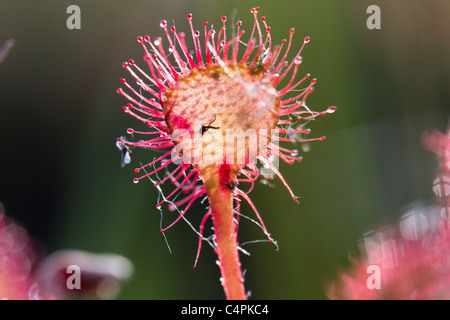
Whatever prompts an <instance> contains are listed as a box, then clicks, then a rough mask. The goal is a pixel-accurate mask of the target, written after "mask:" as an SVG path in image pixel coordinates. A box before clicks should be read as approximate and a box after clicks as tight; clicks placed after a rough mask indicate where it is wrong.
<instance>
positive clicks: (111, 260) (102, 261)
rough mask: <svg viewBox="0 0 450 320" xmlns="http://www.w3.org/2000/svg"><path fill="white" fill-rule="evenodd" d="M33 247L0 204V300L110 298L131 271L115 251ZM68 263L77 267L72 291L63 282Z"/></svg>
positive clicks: (114, 295) (65, 279)
mask: <svg viewBox="0 0 450 320" xmlns="http://www.w3.org/2000/svg"><path fill="white" fill-rule="evenodd" d="M36 247H37V246H36V245H35V243H34V242H32V241H31V239H30V237H29V236H28V233H27V231H26V230H25V229H24V228H23V227H21V226H20V225H18V224H17V223H16V222H14V221H13V220H12V219H11V218H9V217H8V216H6V215H5V212H4V207H3V205H2V203H0V300H28V299H30V300H48V299H58V300H60V299H78V298H82V299H112V298H115V297H116V296H117V294H118V293H119V291H120V288H121V286H120V285H121V284H122V283H123V281H125V280H127V279H129V278H130V277H131V274H132V273H133V265H132V263H131V262H130V261H129V260H128V259H126V258H125V257H122V256H120V255H117V254H93V253H89V252H84V251H79V250H61V251H58V252H54V253H52V254H50V255H48V256H44V255H43V254H38V253H37V252H38V251H37V250H36ZM72 265H76V266H78V267H79V270H80V288H79V289H75V290H74V289H73V288H72V289H70V288H68V285H67V281H68V278H69V277H70V276H71V275H72V272H67V269H68V267H69V266H72ZM69 281H70V279H69Z"/></svg>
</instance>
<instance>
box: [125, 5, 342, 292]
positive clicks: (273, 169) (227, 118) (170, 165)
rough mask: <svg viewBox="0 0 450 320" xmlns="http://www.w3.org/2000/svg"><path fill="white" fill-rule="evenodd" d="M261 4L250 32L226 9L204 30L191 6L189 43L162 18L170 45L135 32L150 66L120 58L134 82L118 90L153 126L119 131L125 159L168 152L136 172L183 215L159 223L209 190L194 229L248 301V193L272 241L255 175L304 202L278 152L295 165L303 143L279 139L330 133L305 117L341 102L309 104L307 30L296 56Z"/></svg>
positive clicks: (225, 281)
mask: <svg viewBox="0 0 450 320" xmlns="http://www.w3.org/2000/svg"><path fill="white" fill-rule="evenodd" d="M258 11H259V9H258V8H252V9H251V13H252V14H253V16H254V23H253V28H252V31H251V33H250V36H249V37H248V38H247V37H246V35H245V34H244V31H243V29H242V22H241V21H237V23H236V25H235V26H233V28H232V32H230V30H229V29H228V28H227V27H226V21H227V18H226V17H222V19H221V20H222V27H221V28H220V30H219V31H218V32H216V31H215V30H214V29H212V27H209V24H208V22H205V23H204V28H203V29H204V30H203V32H199V31H196V30H194V26H193V22H192V14H188V15H187V19H188V22H189V26H190V33H191V36H192V40H189V41H191V42H192V45H191V48H192V49H189V46H188V42H187V41H186V37H185V34H184V33H182V32H178V31H177V30H176V29H175V27H174V26H172V27H169V26H168V24H167V21H165V20H163V21H161V23H160V26H161V28H162V29H163V30H164V33H165V35H166V38H167V39H166V42H167V44H168V48H167V47H166V45H164V42H163V40H162V39H161V38H156V39H150V37H149V36H140V37H138V38H137V41H138V42H139V43H140V44H141V45H142V48H143V49H144V52H145V54H144V60H145V62H146V63H147V64H148V69H149V72H146V71H144V69H143V68H141V67H140V66H138V64H137V63H135V62H134V61H133V60H129V61H128V62H125V63H123V67H124V68H125V69H126V70H127V71H128V72H129V73H130V75H131V78H132V80H133V82H136V83H137V88H135V87H133V86H132V85H131V84H130V83H129V82H128V81H127V80H125V79H121V82H122V83H123V85H124V88H119V89H118V93H120V94H121V95H123V96H124V97H125V98H126V99H127V100H128V101H129V102H128V103H127V105H126V106H124V107H123V110H124V111H125V112H126V113H128V114H129V115H131V116H133V117H135V118H136V119H138V120H139V121H141V122H143V123H144V124H146V125H148V127H149V129H148V131H137V130H134V129H128V130H127V133H128V134H130V135H131V136H132V137H134V136H135V135H139V136H141V137H143V138H142V139H140V140H138V141H135V142H133V141H131V140H134V139H127V138H125V137H120V138H118V139H117V142H116V144H117V147H118V148H119V150H120V151H121V152H122V165H124V164H127V163H129V162H130V161H131V158H130V153H131V151H132V149H133V148H134V147H140V148H145V149H153V150H157V151H159V152H160V153H161V154H160V155H159V156H157V157H155V158H153V159H152V161H150V162H148V163H146V164H143V165H140V167H138V168H136V169H135V172H136V173H137V174H139V176H138V177H137V178H135V179H134V182H135V183H137V182H139V181H140V180H142V179H144V178H148V179H150V180H151V181H152V182H153V183H154V185H155V187H156V188H157V189H158V190H159V191H160V192H161V201H160V202H159V203H158V204H157V207H158V208H160V207H161V206H162V205H163V204H164V203H166V204H167V205H168V209H169V210H172V211H178V213H179V216H178V217H177V218H176V219H175V220H174V221H173V222H172V223H171V224H170V225H168V226H167V227H165V228H162V227H161V232H165V231H166V230H167V229H169V228H170V227H171V226H172V225H173V224H175V223H176V222H177V221H179V220H180V219H186V213H187V211H188V209H189V208H190V207H191V206H192V205H193V203H194V202H195V201H203V200H205V198H207V200H208V203H209V206H208V207H207V210H206V213H205V214H204V217H203V219H202V222H201V224H200V227H199V229H198V231H197V233H198V235H199V247H198V252H197V259H198V255H199V252H200V247H201V243H202V241H203V240H207V241H208V242H210V244H212V245H213V246H214V249H215V252H216V253H217V255H218V259H219V260H218V261H219V262H218V264H219V266H220V271H221V274H222V277H221V282H222V285H223V287H224V290H225V295H226V297H227V299H246V292H245V289H244V285H243V277H242V272H241V266H240V262H239V255H238V249H240V248H239V245H238V241H237V230H238V223H239V218H240V217H241V213H240V211H241V205H240V203H241V201H245V202H247V203H248V204H249V205H250V207H251V208H252V209H253V210H254V212H255V215H256V217H257V219H255V221H256V220H258V221H259V224H260V226H261V228H262V230H263V231H264V233H265V234H266V236H267V238H268V239H269V240H270V241H271V242H274V240H273V239H272V238H271V236H270V234H269V232H268V231H267V229H266V227H265V225H264V223H263V221H262V219H261V217H260V215H259V213H258V211H257V210H256V208H255V206H254V204H253V202H252V201H251V200H250V198H249V193H250V192H251V190H252V189H253V187H254V184H255V182H256V181H257V180H258V179H263V181H265V182H267V179H268V178H271V177H273V176H275V175H276V176H278V177H279V178H280V179H281V181H282V183H283V184H284V185H285V186H286V188H287V189H288V191H289V192H290V194H291V196H292V198H293V199H294V200H297V197H296V196H295V195H294V193H293V192H292V190H291V189H290V187H289V186H288V184H287V182H286V181H285V179H284V178H283V176H282V175H281V174H280V172H279V171H278V160H279V159H280V158H281V159H282V160H284V161H285V162H287V163H289V164H292V163H294V162H295V161H300V160H301V157H300V156H299V155H298V151H297V150H294V149H289V148H286V147H283V146H281V144H282V143H285V142H291V143H294V144H301V143H304V142H310V141H314V140H324V139H325V137H317V138H307V136H308V135H309V134H310V132H311V130H310V129H307V128H306V127H305V125H306V124H307V123H308V122H309V121H311V120H315V118H316V117H318V116H323V115H325V114H327V113H333V112H334V111H335V110H336V107H329V108H328V109H326V110H324V111H321V112H316V111H312V110H310V109H309V108H308V106H307V105H306V98H307V97H308V95H309V94H310V93H311V92H312V91H313V86H314V84H315V83H316V79H310V78H311V77H310V75H309V74H306V75H304V76H302V77H299V78H298V77H297V75H298V73H299V66H300V64H301V62H302V57H301V53H302V51H303V48H304V47H305V45H306V44H307V43H308V42H309V41H310V38H309V37H306V38H304V39H303V40H302V42H301V46H300V49H299V50H298V51H296V52H295V53H294V54H295V56H294V57H293V59H292V56H290V55H289V54H290V53H291V51H292V50H293V49H292V47H293V46H294V40H293V38H294V29H291V30H290V32H289V38H288V40H283V41H282V42H281V45H274V44H273V43H272V36H271V28H270V27H269V26H268V25H267V22H266V19H265V17H258ZM202 33H203V36H201V34H202ZM230 33H233V37H231V38H229V36H230ZM245 39H247V40H245ZM292 55H293V54H292ZM164 183H166V184H170V183H172V184H173V185H174V189H173V191H171V192H170V194H167V195H164V193H163V192H162V189H161V185H162V184H164ZM210 217H211V218H212V222H213V228H214V235H213V237H212V238H211V237H209V238H206V237H204V236H203V229H204V225H205V223H206V221H207V219H209V218H210ZM197 259H196V260H195V261H196V262H195V263H197Z"/></svg>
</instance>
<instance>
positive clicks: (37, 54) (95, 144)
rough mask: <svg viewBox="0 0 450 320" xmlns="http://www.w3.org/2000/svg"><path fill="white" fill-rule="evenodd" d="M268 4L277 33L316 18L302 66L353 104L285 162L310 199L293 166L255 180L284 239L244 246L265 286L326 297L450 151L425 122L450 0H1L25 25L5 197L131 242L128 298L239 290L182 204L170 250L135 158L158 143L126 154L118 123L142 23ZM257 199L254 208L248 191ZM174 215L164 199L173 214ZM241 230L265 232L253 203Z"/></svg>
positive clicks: (263, 295) (82, 245) (22, 212)
mask: <svg viewBox="0 0 450 320" xmlns="http://www.w3.org/2000/svg"><path fill="white" fill-rule="evenodd" d="M71 4H76V5H79V6H80V8H81V27H82V29H81V30H68V29H67V28H66V19H67V18H68V16H69V15H68V14H66V9H67V7H68V6H69V5H71ZM371 4H377V5H379V6H380V8H381V30H369V29H367V27H366V19H367V18H368V16H369V15H368V14H367V13H366V9H367V7H368V6H369V5H371ZM253 6H259V7H260V8H261V9H260V15H264V16H266V18H267V21H268V24H269V25H270V26H271V27H272V37H273V40H274V42H275V43H280V42H281V40H282V39H283V38H287V37H288V35H289V28H291V27H294V28H295V29H296V33H295V38H294V39H295V40H296V41H297V43H298V44H300V43H301V42H302V39H303V38H304V37H305V36H311V39H312V40H311V42H310V44H309V45H308V46H307V48H306V49H305V51H304V53H303V64H302V65H301V74H305V73H311V74H312V76H313V77H316V78H317V79H318V83H317V85H316V90H315V91H314V93H313V94H312V95H311V96H310V97H309V98H308V105H309V106H310V107H311V109H313V110H325V109H326V108H327V107H328V106H331V105H335V106H337V107H338V111H337V112H336V113H335V114H333V115H327V116H326V117H323V118H320V119H319V120H318V121H316V122H314V123H311V124H310V127H311V129H312V133H311V135H313V136H322V135H326V136H327V140H326V141H324V142H315V143H313V144H311V145H310V146H311V151H310V152H308V153H307V154H302V155H303V156H304V161H303V162H302V163H298V164H295V165H293V166H289V165H286V164H284V163H282V164H281V171H282V172H283V174H284V176H285V178H286V179H287V181H288V182H289V184H290V185H291V187H292V188H293V190H294V191H295V193H296V194H298V195H299V196H301V200H300V203H299V204H296V203H295V202H294V201H292V200H291V198H290V196H289V193H288V192H287V191H286V190H285V189H284V187H283V186H282V184H281V183H280V182H279V181H275V188H273V189H271V188H269V187H268V186H264V185H262V184H258V185H257V186H256V187H255V189H254V191H253V192H252V194H251V197H252V199H253V201H254V203H255V204H256V206H257V208H259V211H260V213H261V215H262V217H263V219H264V222H265V224H266V226H267V228H268V230H269V232H270V233H271V234H272V236H273V237H274V238H275V239H276V240H277V241H278V244H279V250H278V251H276V248H275V247H274V246H273V245H271V244H268V243H257V244H249V245H247V246H245V249H246V250H247V251H249V252H250V253H251V256H250V257H247V256H242V263H243V267H244V268H245V270H246V274H245V284H246V289H247V290H251V292H252V298H254V299H323V298H326V295H325V293H324V288H325V287H326V284H327V283H328V281H331V280H333V279H335V277H336V274H337V272H338V271H339V270H341V269H342V268H345V267H346V266H348V264H349V262H348V255H349V254H351V255H357V254H358V245H357V241H358V239H359V238H360V237H361V236H362V234H363V233H365V232H367V231H369V230H371V229H374V228H377V227H379V226H381V225H383V224H385V223H390V222H392V221H393V220H395V219H397V218H398V217H399V216H400V215H401V214H403V213H404V210H405V208H406V207H407V206H408V205H409V204H411V203H413V202H415V201H417V200H422V201H430V200H432V199H433V193H432V189H431V184H432V180H433V175H434V173H435V170H436V160H435V157H434V155H433V154H432V153H431V152H429V151H427V150H425V148H424V147H423V144H422V134H423V133H424V132H425V131H428V130H432V129H437V130H440V131H443V130H445V128H446V125H447V122H448V120H449V115H450V107H449V103H450V101H449V100H450V93H449V92H450V59H449V57H450V36H449V34H448V31H449V30H450V19H449V17H450V1H448V0H420V1H419V0H349V1H344V0H342V1H336V0H315V1H311V0H309V1H307V0H296V1H288V0H277V1H267V0H265V1H249V0H245V1H242V0H241V1H238V0H234V1H211V0H209V1H208V0H189V1H181V0H165V1H138V0H129V1H106V0H90V1H54V0H53V1H49V0H41V1H31V0H29V1H20V0H19V1H18V0H10V1H5V0H0V43H4V42H5V41H6V40H7V39H9V38H14V39H15V40H16V46H15V47H14V48H13V50H12V52H11V53H10V55H9V56H8V57H7V59H6V60H5V61H4V62H3V63H2V64H1V65H0V143H1V144H0V145H1V152H0V201H1V202H3V203H4V205H5V207H6V210H7V212H8V213H9V215H10V216H12V217H14V218H15V219H17V220H18V221H19V222H20V223H22V224H23V225H24V226H25V227H26V228H27V230H28V231H29V233H30V234H31V235H32V236H33V237H34V238H35V239H36V241H38V242H40V243H41V244H42V246H43V247H44V248H45V249H46V250H47V252H49V253H50V252H53V251H55V250H58V249H64V248H77V249H83V250H88V251H92V252H115V253H119V254H122V255H124V256H126V257H128V258H129V259H130V260H131V261H132V262H133V264H134V267H135V273H134V275H133V278H132V279H131V280H130V281H129V282H128V283H127V284H126V286H125V287H124V288H123V291H122V293H121V295H120V296H119V298H122V299H222V298H223V297H224V294H223V291H222V287H221V285H220V283H219V276H220V275H219V269H218V267H217V265H216V264H215V260H216V257H215V255H214V253H213V252H212V249H211V248H210V247H209V246H207V245H204V247H203V250H202V253H201V256H200V260H199V263H198V266H197V268H196V269H195V270H193V268H192V266H193V263H194V259H195V254H196V250H197V242H198V238H197V236H196V234H195V233H194V232H193V231H192V230H191V229H190V228H189V227H188V226H187V224H186V223H184V222H180V223H178V224H177V225H176V226H174V227H173V228H171V229H170V230H169V231H168V232H167V233H166V236H167V239H168V242H169V245H170V247H171V249H172V251H173V253H172V254H170V253H169V250H168V248H167V246H166V243H165V241H164V238H163V237H162V235H161V234H160V232H159V229H160V213H159V212H158V211H157V210H156V209H155V204H156V201H157V191H156V189H155V188H154V187H153V186H152V185H151V183H150V182H142V183H140V184H138V185H135V184H133V183H132V179H133V178H134V173H133V169H134V168H135V167H136V166H138V163H139V162H146V161H148V160H150V159H151V158H152V157H153V156H155V155H156V154H152V153H151V152H149V151H143V150H135V151H134V152H133V163H132V165H131V166H128V167H126V168H125V169H122V168H121V167H120V154H119V152H118V151H117V148H116V147H115V139H116V138H117V137H118V136H120V135H124V134H125V132H126V129H127V128H129V127H134V128H136V127H138V123H137V121H136V120H135V119H133V118H131V117H129V116H127V115H126V114H124V113H123V111H122V108H121V107H122V106H123V105H124V104H125V103H126V101H125V99H124V98H123V97H122V96H120V95H118V94H117V93H116V88H117V87H119V86H120V85H121V83H120V81H119V79H120V78H122V77H125V76H127V73H126V71H125V70H124V69H123V68H122V66H121V63H122V62H123V61H126V60H128V59H134V60H135V61H136V62H139V61H141V59H142V56H143V52H142V48H141V47H140V45H139V44H138V43H137V42H136V37H137V36H139V35H147V34H148V35H150V36H153V37H156V36H159V35H162V29H161V28H160V27H159V22H160V20H162V19H166V20H167V21H168V22H169V25H172V21H174V22H175V24H176V26H177V30H178V31H181V30H185V31H186V32H187V31H188V23H187V20H186V14H187V13H188V12H191V13H193V15H194V24H195V27H196V28H197V29H200V30H203V22H204V21H209V22H210V23H212V24H214V26H215V27H216V30H218V29H219V27H220V25H221V21H220V17H221V16H222V15H226V16H228V17H229V18H230V19H229V21H231V17H233V16H234V17H235V18H236V20H237V19H241V20H243V22H244V27H245V29H246V30H247V31H248V32H247V36H248V34H249V32H250V30H251V27H252V25H253V17H252V15H251V13H250V8H251V7H253ZM188 39H189V38H188ZM189 45H190V42H189ZM166 47H167V43H166ZM296 47H297V45H296ZM293 51H295V50H293ZM292 54H293V53H292ZM291 58H292V56H291ZM141 65H143V63H141ZM203 213H204V209H203V206H202V205H201V204H198V205H197V206H196V207H194V208H193V209H192V210H190V211H189V214H188V219H189V220H190V221H191V222H192V223H193V225H194V226H198V224H199V222H200V219H201V217H202V215H203ZM243 213H244V214H245V213H247V214H248V215H249V216H250V217H254V216H253V215H252V212H251V210H250V209H249V208H248V207H246V206H244V208H243ZM173 218H174V214H173V213H170V212H168V210H165V216H164V220H163V221H164V223H165V225H167V224H168V223H169V222H170V221H172V219H173ZM209 227H210V225H208V228H209ZM240 238H241V240H242V241H246V240H254V239H261V240H264V239H265V236H264V234H263V232H262V230H261V229H260V228H258V227H257V226H256V225H254V224H252V223H250V222H248V221H245V220H242V223H241V225H240Z"/></svg>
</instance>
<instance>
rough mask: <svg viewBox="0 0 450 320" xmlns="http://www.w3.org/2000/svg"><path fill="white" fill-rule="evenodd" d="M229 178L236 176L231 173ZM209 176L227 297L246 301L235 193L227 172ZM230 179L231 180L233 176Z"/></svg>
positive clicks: (210, 194)
mask: <svg viewBox="0 0 450 320" xmlns="http://www.w3.org/2000/svg"><path fill="white" fill-rule="evenodd" d="M215 169H216V170H217V168H215ZM213 171H215V170H213ZM219 171H223V170H219ZM215 173H216V172H215ZM227 175H228V176H230V175H232V176H235V175H234V174H233V173H230V172H229V171H227ZM208 177H209V179H207V180H206V181H205V186H206V190H207V195H208V199H209V203H210V206H211V211H212V218H213V224H214V232H215V235H216V243H217V247H216V250H217V254H218V256H219V263H220V271H221V274H222V286H223V288H224V291H225V296H226V298H227V299H228V300H245V299H246V294H245V289H244V281H243V278H242V271H241V264H240V262H239V251H238V246H237V224H236V221H235V219H234V214H233V191H232V190H231V189H230V188H228V187H227V185H226V184H225V182H224V179H223V177H224V174H223V172H222V173H221V174H217V173H216V174H210V175H208ZM226 179H227V180H226V181H228V179H229V177H227V178H226Z"/></svg>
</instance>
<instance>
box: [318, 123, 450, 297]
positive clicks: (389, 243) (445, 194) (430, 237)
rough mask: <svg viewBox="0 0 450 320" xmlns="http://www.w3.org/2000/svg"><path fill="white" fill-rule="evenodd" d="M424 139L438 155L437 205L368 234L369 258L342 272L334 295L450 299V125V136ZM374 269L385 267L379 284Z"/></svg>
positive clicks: (332, 289)
mask: <svg viewBox="0 0 450 320" xmlns="http://www.w3.org/2000/svg"><path fill="white" fill-rule="evenodd" d="M424 143H425V145H426V147H427V148H428V149H430V150H431V151H433V152H434V153H436V154H437V156H438V163H439V167H438V172H437V175H436V178H435V179H434V181H433V191H434V193H435V195H436V205H434V206H430V207H428V208H426V209H424V208H417V207H416V208H414V210H412V211H410V212H409V213H408V214H406V215H404V216H403V218H402V220H401V221H400V223H399V225H398V227H393V226H388V227H386V228H383V229H382V230H377V231H375V232H371V233H367V234H365V236H364V238H363V240H362V241H361V244H362V251H363V258H362V259H354V260H353V261H351V262H352V267H351V270H350V271H349V272H342V273H340V275H339V280H338V281H337V282H336V283H333V284H332V285H331V286H330V287H329V288H328V290H327V295H328V297H329V298H330V299H350V300H356V299H358V300H359V299H361V300H373V299H394V300H413V299H416V300H424V299H427V300H435V299H450V220H449V212H450V127H449V129H448V131H447V134H443V133H440V132H433V133H431V134H425V135H424ZM370 266H372V267H370ZM373 266H376V267H375V269H373ZM369 267H370V268H369ZM371 268H372V269H371ZM378 268H379V269H378ZM373 270H378V271H379V276H380V277H379V286H378V287H374V286H373V284H374V283H373V282H372V281H374V280H375V278H374V277H372V276H373V275H375V272H376V271H373Z"/></svg>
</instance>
